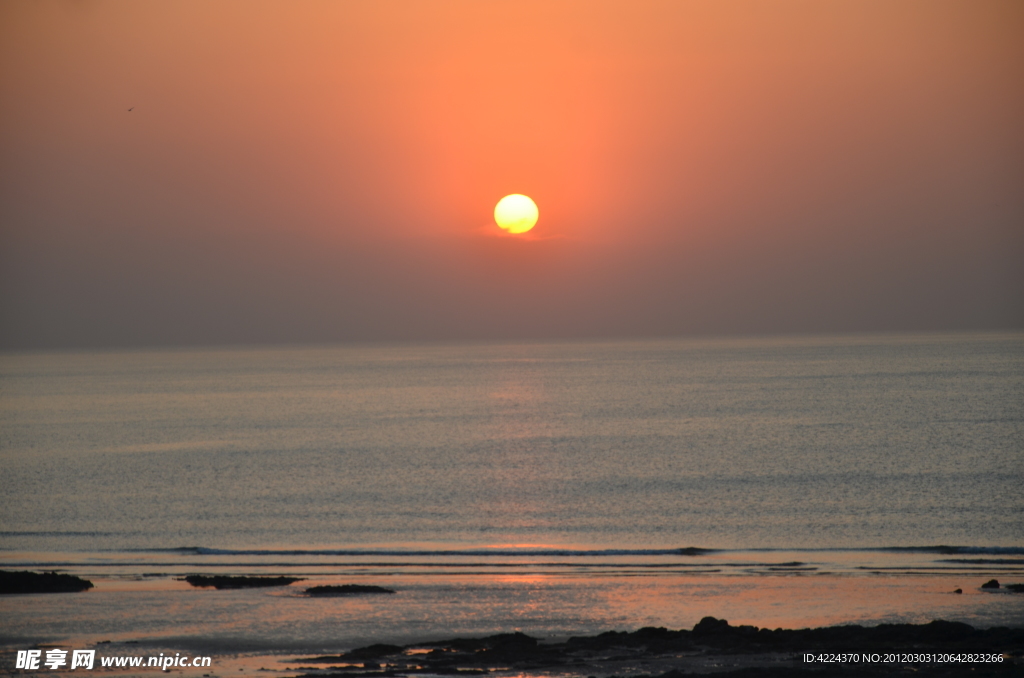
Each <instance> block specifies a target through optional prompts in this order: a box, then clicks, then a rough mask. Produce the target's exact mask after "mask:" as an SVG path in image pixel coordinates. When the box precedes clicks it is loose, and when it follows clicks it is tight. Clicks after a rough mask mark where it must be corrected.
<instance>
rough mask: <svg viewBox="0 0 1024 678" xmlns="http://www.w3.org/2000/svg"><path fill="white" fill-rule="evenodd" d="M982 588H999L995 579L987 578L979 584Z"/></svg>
mask: <svg viewBox="0 0 1024 678" xmlns="http://www.w3.org/2000/svg"><path fill="white" fill-rule="evenodd" d="M981 588H983V589H997V588H999V582H998V581H996V580H995V579H989V580H988V581H987V582H985V583H984V584H982V585H981Z"/></svg>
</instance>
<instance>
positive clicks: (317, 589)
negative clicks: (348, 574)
mask: <svg viewBox="0 0 1024 678" xmlns="http://www.w3.org/2000/svg"><path fill="white" fill-rule="evenodd" d="M306 593H307V594H309V595H311V596H314V597H322V598H327V597H331V596H360V595H364V594H377V593H394V591H392V590H391V589H386V588H384V587H383V586H366V585H363V584H342V585H341V586H312V587H310V588H308V589H306Z"/></svg>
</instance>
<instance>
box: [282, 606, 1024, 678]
mask: <svg viewBox="0 0 1024 678" xmlns="http://www.w3.org/2000/svg"><path fill="white" fill-rule="evenodd" d="M836 652H848V653H854V652H856V653H865V652H871V653H887V652H888V653H893V652H907V653H917V654H919V655H920V654H921V653H929V652H931V653H940V652H941V653H985V654H988V655H1000V654H1002V655H1003V656H1006V657H1009V659H1007V661H1005V662H1000V663H998V664H995V663H993V664H988V665H982V664H972V666H971V667H970V668H971V675H972V676H977V675H981V676H1002V675H1020V674H1021V664H1020V663H1019V658H1020V657H1021V655H1022V654H1024V629H1009V628H1006V627H999V628H992V629H975V628H973V627H971V626H969V625H967V624H961V623H958V622H947V621H933V622H931V623H929V624H920V625H915V624H882V625H880V626H874V627H864V626H854V625H850V626H834V627H828V628H818V629H799V630H788V629H775V630H771V629H759V628H757V627H756V626H731V625H730V624H729V623H728V622H727V621H725V620H724V619H715V618H714V617H705V618H704V619H702V620H700V622H699V623H698V624H697V625H696V626H695V627H694V628H693V630H692V631H683V630H680V631H672V630H669V629H665V628H654V627H648V628H642V629H640V630H638V631H633V632H620V631H608V632H606V633H601V634H599V635H596V636H585V637H573V638H570V639H569V640H567V641H565V642H562V643H541V642H538V640H537V639H536V638H532V637H530V636H527V635H525V634H522V633H502V634H498V635H494V636H487V637H484V638H453V639H450V640H440V641H434V642H428V643H416V644H414V645H408V646H406V647H398V646H395V645H370V646H368V647H362V648H357V649H355V650H352V651H350V652H347V653H345V654H340V655H334V656H324V657H312V658H307V659H299V660H296V661H297V662H298V663H302V664H314V663H315V664H338V665H337V666H331V667H327V668H329V669H330V670H331V671H333V672H332V673H329V674H326V675H330V676H336V677H337V678H392V677H395V678H397V677H398V676H415V675H417V674H432V675H471V674H478V673H482V672H487V671H493V670H502V671H510V670H511V671H520V672H539V673H546V672H553V673H558V672H565V671H566V670H567V669H571V672H572V673H573V674H577V675H588V674H594V675H597V674H601V675H605V676H608V674H609V671H608V668H609V667H610V666H615V665H617V666H624V665H625V666H629V665H633V666H635V665H637V664H638V663H641V662H653V665H654V666H660V667H662V669H661V670H660V671H659V672H657V673H655V674H652V675H650V676H638V675H634V676H633V678H678V677H679V676H681V675H682V674H683V673H684V672H685V673H686V675H690V674H691V671H692V670H694V666H693V660H694V659H699V658H701V657H705V656H706V657H709V658H710V659H711V660H712V664H711V666H713V667H714V668H711V669H708V670H709V671H721V665H720V663H719V661H718V658H721V657H734V658H735V657H749V656H751V655H756V656H771V657H774V658H775V659H774V660H773V661H774V662H775V663H776V666H772V667H767V668H766V667H759V668H749V669H739V670H736V671H729V672H726V673H715V675H716V676H718V677H719V678H721V677H722V676H730V677H739V676H762V677H769V676H772V677H773V676H792V675H796V676H803V675H813V676H822V675H837V676H861V675H880V676H887V675H896V674H900V675H904V674H905V669H906V666H905V663H903V662H896V663H889V664H886V663H876V664H872V665H871V666H866V665H864V664H861V665H846V666H840V665H834V664H833V665H828V666H825V667H822V666H821V665H816V666H815V665H809V666H805V665H803V664H802V656H803V654H804V653H836ZM787 655H788V656H789V658H788V659H787V658H786V656H787ZM368 660H369V661H368ZM687 661H689V662H691V663H690V664H689V665H687V666H686V667H685V668H684V666H683V664H684V663H685V662H687ZM616 662H618V663H617V664H616ZM779 662H782V663H783V664H785V665H784V666H783V665H780V664H779ZM346 664H347V666H346ZM950 667H952V668H950ZM964 668H965V667H964V666H961V665H959V664H955V663H954V664H948V665H947V664H927V663H919V664H918V665H916V666H915V667H914V669H915V671H916V673H915V675H916V676H942V677H945V676H947V675H949V676H953V675H957V676H959V675H961V674H962V673H963V670H964ZM823 671H824V673H823ZM950 671H953V673H950ZM955 671H960V673H956V672H955ZM311 675H312V674H310V676H311ZM318 675H321V676H322V675H324V674H322V673H321V674H318ZM609 678H613V677H611V676H609Z"/></svg>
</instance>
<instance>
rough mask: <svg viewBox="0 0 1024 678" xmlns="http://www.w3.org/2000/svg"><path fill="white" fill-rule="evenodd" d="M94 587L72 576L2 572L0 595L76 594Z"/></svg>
mask: <svg viewBox="0 0 1024 678" xmlns="http://www.w3.org/2000/svg"><path fill="white" fill-rule="evenodd" d="M92 587H93V586H92V582H91V581H89V580H87V579H81V578H80V577H75V576H72V575H70V574H57V573H56V572H42V573H40V572H28V571H24V572H9V571H7V570H0V594H8V593H76V592H78V591H88V590H89V589H91V588H92Z"/></svg>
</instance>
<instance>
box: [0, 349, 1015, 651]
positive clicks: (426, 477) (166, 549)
mask: <svg viewBox="0 0 1024 678" xmlns="http://www.w3.org/2000/svg"><path fill="white" fill-rule="evenodd" d="M0 461H2V466H3V473H2V475H0V567H2V568H4V569H35V570H39V569H47V570H49V569H57V570H63V571H68V572H72V573H76V574H81V575H82V576H88V577H89V578H90V579H92V580H93V581H95V582H96V583H97V588H96V589H95V590H94V591H91V592H88V593H85V594H78V595H76V596H14V597H6V598H5V599H3V600H0V606H3V608H4V611H5V614H4V615H3V617H4V619H3V621H0V643H4V644H6V646H8V647H23V644H24V643H27V642H50V641H54V640H59V639H71V640H74V642H80V643H88V642H96V641H98V640H99V639H110V638H111V637H112V638H114V639H115V640H117V639H120V640H122V641H125V642H127V640H128V639H134V640H139V641H141V642H150V643H156V644H158V645H160V646H161V647H163V646H167V647H172V646H177V645H175V644H176V643H177V644H178V645H181V646H190V647H200V646H202V647H207V648H211V647H212V648H214V650H216V648H218V647H219V648H222V651H225V650H223V648H226V647H231V648H234V650H238V651H240V649H239V648H243V649H247V650H254V651H255V650H257V649H259V648H263V649H264V650H266V651H277V650H281V651H285V650H294V651H296V652H299V651H303V650H313V649H316V650H320V649H337V648H339V647H345V646H351V644H354V643H357V642H360V641H363V640H365V641H370V642H372V641H379V640H387V639H392V640H395V639H402V640H408V639H415V638H423V637H426V636H431V635H436V634H439V633H442V632H445V631H458V632H460V633H475V632H479V633H485V632H496V631H501V630H514V629H522V630H529V631H533V632H536V633H542V634H549V635H550V634H555V635H557V634H571V633H573V632H588V631H593V632H596V631H600V630H607V629H608V628H620V629H621V628H636V627H639V626H643V625H651V624H653V625H670V626H684V625H692V623H694V622H695V621H697V620H698V619H699V618H700V616H703V615H705V614H715V615H716V616H725V613H726V612H728V614H730V615H732V618H731V621H732V620H734V619H735V620H742V621H744V623H754V624H756V625H761V626H763V625H814V624H821V623H840V622H843V621H864V620H867V621H872V620H915V621H917V620H920V621H927V620H928V619H930V618H934V616H935V615H940V614H941V615H942V616H944V617H945V618H958V619H962V620H966V621H971V622H974V623H980V624H983V625H991V624H994V623H1010V622H1014V621H1020V622H1021V623H1024V605H1022V604H1021V602H1020V601H1021V598H1022V597H1019V596H1018V597H1014V596H1009V595H1006V596H992V595H986V594H982V593H978V592H976V588H977V586H978V584H980V582H981V581H984V578H989V577H991V576H998V577H1001V578H1003V579H1004V580H1006V581H1022V580H1024V493H1022V492H1021V489H1020V488H1022V487H1024V335H1022V334H1019V333H1016V334H993V333H989V334H971V335H878V336H842V337H784V338H762V339H717V340H710V339H708V340H682V339H672V340H649V341H630V342H587V343H570V342H562V343H517V344H507V345H504V344H486V345H484V344H480V345H431V346H363V347H351V346H347V347H312V348H267V349H253V348H234V349H216V350H202V351H199V350H163V351H108V352H74V353H25V354H6V355H2V356H0ZM187 573H206V574H215V573H216V574H246V573H248V574H254V573H261V574H288V575H291V576H302V577H305V578H307V579H308V580H309V581H311V582H316V583H323V582H334V583H341V582H345V581H358V582H366V583H382V584H384V585H393V586H395V587H397V588H400V589H401V591H400V593H401V595H397V596H393V597H390V596H389V597H387V598H388V599H387V600H381V599H373V600H370V599H361V600H348V601H345V602H338V601H336V600H335V601H333V602H332V601H327V602H325V601H323V600H316V601H313V600H311V599H309V598H308V597H303V596H302V595H301V589H299V588H296V586H298V585H293V586H292V587H288V588H287V589H280V590H259V591H235V592H212V591H202V590H194V589H191V588H190V587H188V585H186V584H184V583H183V582H179V581H177V580H176V577H179V576H181V575H182V574H187ZM389 582H390V583H389ZM954 584H958V585H961V586H963V588H965V589H969V590H968V591H967V593H969V594H970V595H964V596H960V597H956V598H953V597H950V596H949V595H947V594H948V593H949V591H950V590H951V589H952V587H953V585H954ZM940 594H941V597H940ZM975 594H976V595H975ZM759 622H760V623H759ZM182 644H184V645H182Z"/></svg>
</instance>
